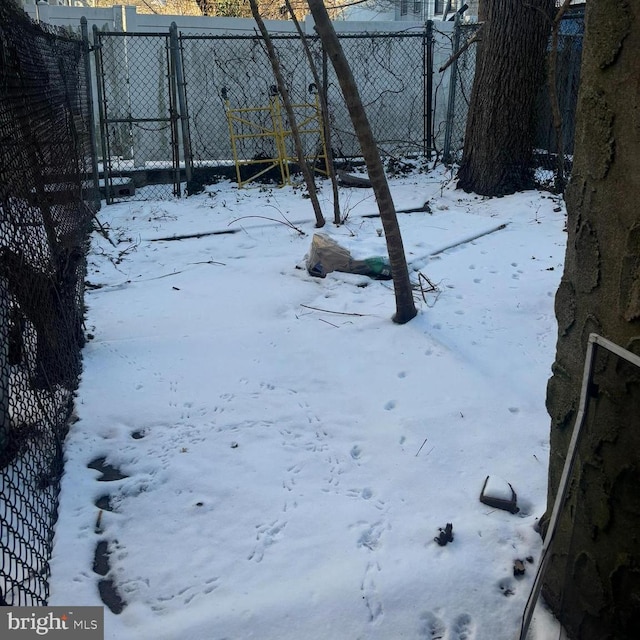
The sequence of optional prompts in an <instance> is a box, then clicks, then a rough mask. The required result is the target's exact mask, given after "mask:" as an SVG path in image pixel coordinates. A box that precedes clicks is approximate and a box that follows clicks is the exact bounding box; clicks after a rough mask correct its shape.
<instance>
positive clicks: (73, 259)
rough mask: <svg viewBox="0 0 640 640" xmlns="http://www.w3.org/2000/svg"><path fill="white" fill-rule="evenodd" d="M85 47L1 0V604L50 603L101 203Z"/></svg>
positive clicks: (78, 41)
mask: <svg viewBox="0 0 640 640" xmlns="http://www.w3.org/2000/svg"><path fill="white" fill-rule="evenodd" d="M85 55H86V49H85V47H83V46H82V43H81V41H80V40H76V39H74V38H71V37H66V36H65V35H64V34H62V33H54V32H52V31H44V30H43V29H42V28H40V27H39V26H38V25H35V24H34V23H32V22H31V21H30V20H29V19H28V18H27V17H26V15H25V14H24V12H23V11H22V10H21V9H18V8H17V7H16V6H15V5H14V4H13V3H12V2H3V3H2V4H0V333H1V334H2V335H1V336H0V494H1V500H0V525H1V527H0V528H1V533H0V602H1V604H7V605H28V606H33V605H42V604H45V603H46V600H47V597H48V584H47V579H48V575H49V556H50V552H51V544H52V539H53V526H54V523H55V520H56V513H57V504H58V493H59V482H60V476H61V473H62V463H63V459H62V442H63V439H64V436H65V433H66V431H67V425H68V420H69V417H70V415H71V411H72V403H73V391H74V389H75V388H76V386H77V383H78V376H79V374H80V369H81V357H80V349H81V346H82V343H83V331H82V319H83V310H84V309H83V287H84V285H83V277H84V268H85V254H86V247H87V244H88V238H89V233H90V230H91V219H92V215H93V212H94V211H95V210H96V208H97V206H98V205H99V200H98V197H99V196H98V194H97V192H96V190H95V189H94V185H95V182H93V181H92V180H90V179H89V175H90V174H91V169H92V165H93V158H92V156H91V152H90V149H91V145H90V141H89V127H90V122H91V115H90V110H89V108H88V103H87V87H86V80H87V76H86V73H85V71H86V68H85V58H84V56H85Z"/></svg>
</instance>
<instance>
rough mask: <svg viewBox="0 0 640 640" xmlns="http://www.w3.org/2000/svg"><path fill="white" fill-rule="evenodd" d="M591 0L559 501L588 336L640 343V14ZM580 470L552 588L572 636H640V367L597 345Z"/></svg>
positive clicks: (561, 355) (565, 331)
mask: <svg viewBox="0 0 640 640" xmlns="http://www.w3.org/2000/svg"><path fill="white" fill-rule="evenodd" d="M637 8H638V7H637V3H631V2H620V1H619V0H598V1H597V2H587V5H586V33H585V38H584V48H583V54H582V69H581V84H580V93H579V97H578V106H577V115H576V122H577V125H576V144H575V150H574V164H573V170H572V175H571V179H570V182H569V185H568V187H567V192H566V203H567V213H568V219H567V230H568V238H567V251H566V259H565V266H564V273H563V276H562V281H561V283H560V287H559V289H558V292H557V295H556V317H557V320H558V343H557V352H556V359H555V363H554V365H553V377H552V378H551V380H550V381H549V385H548V388H547V408H548V410H549V413H550V415H551V452H550V461H549V490H548V491H549V494H548V504H549V505H551V504H553V502H554V500H555V497H556V494H557V492H558V486H559V480H560V476H561V472H562V468H563V465H564V460H565V458H566V455H567V448H568V444H569V439H570V433H571V431H572V427H573V425H574V423H575V420H576V419H577V417H578V416H577V415H576V414H577V408H578V398H579V396H580V389H581V382H582V380H581V378H582V370H583V367H584V362H585V350H586V342H587V339H588V336H589V334H590V333H592V332H595V333H599V334H600V335H602V336H604V337H605V338H608V339H609V340H611V341H613V342H614V343H616V344H618V345H620V346H622V347H624V348H626V349H629V350H630V351H632V352H634V353H636V354H638V353H640V338H639V337H638V336H639V335H640V210H639V209H638V204H637V200H636V198H637V197H638V188H639V186H640V183H639V182H638V164H639V163H640V126H638V122H639V120H638V93H637V88H638V87H639V86H640V65H638V51H639V50H640V14H639V13H638V10H637ZM587 397H589V408H588V410H587V414H586V415H587V420H586V423H585V425H584V427H583V431H584V435H583V437H582V439H581V440H580V444H579V448H578V454H577V459H576V465H575V471H574V473H573V474H572V478H573V480H572V482H571V483H570V485H569V492H568V496H567V499H566V501H565V503H564V505H563V509H562V511H561V512H560V513H561V515H560V519H559V521H558V528H557V530H556V533H555V537H554V542H553V546H552V547H551V553H552V555H551V557H550V560H549V564H548V570H547V573H546V575H545V579H544V586H543V595H544V596H545V600H546V602H547V603H548V604H549V605H550V606H551V608H552V609H553V611H554V613H555V614H556V615H557V616H558V618H559V619H560V621H561V622H562V623H563V625H564V627H565V628H566V630H567V631H568V633H569V637H571V638H580V639H583V640H584V639H592V638H598V639H605V638H608V639H613V638H615V639H617V640H622V639H626V638H635V637H637V633H638V628H639V627H638V624H639V621H640V602H639V599H638V594H639V593H640V568H639V565H638V558H640V536H639V535H638V532H639V531H640V502H639V499H638V485H639V483H640V463H639V462H638V449H639V447H640V374H639V373H638V369H637V368H636V367H633V366H631V365H625V364H624V362H622V361H621V360H620V359H618V358H617V357H614V356H613V355H607V354H605V353H600V354H597V358H596V361H595V366H594V376H593V384H592V385H590V387H589V389H588V394H587Z"/></svg>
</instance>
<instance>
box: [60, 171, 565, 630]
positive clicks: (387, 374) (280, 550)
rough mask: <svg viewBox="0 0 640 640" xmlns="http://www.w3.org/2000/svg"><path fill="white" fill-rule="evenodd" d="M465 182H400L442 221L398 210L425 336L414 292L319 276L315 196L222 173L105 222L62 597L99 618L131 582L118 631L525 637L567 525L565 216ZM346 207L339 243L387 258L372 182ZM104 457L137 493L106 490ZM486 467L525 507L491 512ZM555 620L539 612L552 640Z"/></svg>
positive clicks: (93, 275)
mask: <svg viewBox="0 0 640 640" xmlns="http://www.w3.org/2000/svg"><path fill="white" fill-rule="evenodd" d="M450 178H451V176H450V174H447V173H446V172H445V171H443V170H442V169H438V170H434V171H431V172H429V173H416V174H411V175H409V176H404V177H400V178H393V179H392V180H391V189H392V193H393V195H394V199H395V203H396V207H397V208H399V209H402V208H412V207H417V206H420V205H422V204H423V203H425V201H428V202H429V205H430V207H431V210H432V213H431V214H429V213H426V212H418V213H410V214H399V220H400V225H401V229H402V232H403V239H404V244H405V251H406V254H407V260H408V262H409V265H410V269H411V274H412V280H413V281H415V282H416V283H417V282H418V280H420V281H422V283H423V285H425V291H424V292H421V291H419V290H416V303H417V306H418V308H419V314H418V316H417V317H416V318H415V319H413V320H412V321H411V322H409V323H408V324H406V325H403V326H399V325H396V324H394V323H393V322H392V321H391V316H392V315H393V312H394V310H395V302H394V295H393V290H392V287H391V284H390V282H388V281H387V282H385V281H375V280H372V279H370V278H368V277H365V276H359V275H353V274H346V273H337V272H333V273H330V274H329V275H328V276H327V277H326V278H325V279H318V278H314V277H311V276H310V275H309V274H308V273H307V271H306V269H305V268H304V266H305V262H304V257H305V254H306V253H307V251H308V250H309V247H310V245H311V239H312V236H313V234H314V233H315V232H316V231H317V230H316V229H314V224H313V214H312V210H311V205H310V202H309V200H308V199H306V198H304V197H303V196H302V190H300V189H293V188H290V187H286V188H282V189H278V188H275V187H274V188H271V187H251V188H247V189H243V190H238V189H237V188H236V186H235V185H234V184H232V183H228V182H223V183H219V184H216V185H212V186H210V187H208V188H207V192H206V193H203V194H200V195H197V196H193V197H190V198H188V199H183V200H179V201H155V202H131V203H126V204H118V205H114V206H110V207H104V208H103V209H102V211H101V212H100V219H101V220H102V222H103V224H104V225H105V226H106V227H108V229H109V236H110V239H111V241H112V242H113V243H114V244H115V245H116V246H115V247H114V246H112V244H110V243H109V242H108V241H107V240H106V239H105V238H103V237H102V236H100V235H98V234H95V235H94V238H93V246H92V253H91V256H90V265H89V274H88V281H89V282H90V286H91V288H90V289H89V290H88V292H87V305H88V315H87V331H88V332H89V333H90V334H92V336H93V339H92V340H90V342H89V343H88V344H87V346H86V348H85V350H84V373H83V376H82V382H81V385H80V389H79V392H78V397H77V415H78V418H79V420H78V422H76V423H75V424H74V425H72V427H71V430H70V433H69V436H68V438H67V442H66V471H65V475H64V478H63V486H62V494H61V506H60V518H59V521H58V523H57V529H56V537H55V549H54V557H53V561H52V571H53V575H52V580H51V598H50V604H52V605H95V604H101V603H102V601H101V599H100V596H99V590H98V583H99V582H100V581H101V580H107V581H111V582H112V584H113V585H114V586H115V589H116V591H117V593H118V594H119V596H120V597H121V598H122V600H123V601H124V602H125V603H126V606H125V607H124V609H123V610H122V612H121V613H119V614H114V613H111V612H110V611H109V610H108V609H107V610H106V612H105V624H106V638H108V639H113V640H147V639H148V640H186V639H193V640H221V639H223V638H227V639H233V640H244V639H245V638H259V639H260V640H303V639H304V640H316V639H317V640H356V639H359V638H361V639H367V640H369V639H372V640H373V639H380V640H387V639H389V640H395V639H397V638H406V639H419V638H443V639H444V638H446V639H447V640H507V639H512V638H515V637H517V635H518V632H519V628H520V621H521V617H522V612H523V609H524V606H525V602H526V599H527V596H528V594H529V590H530V588H531V583H532V581H533V576H534V573H535V569H536V566H537V563H538V560H539V553H540V549H541V540H540V537H539V536H538V534H537V533H536V532H535V530H534V526H535V524H536V521H537V519H538V518H539V517H540V516H541V515H542V513H543V512H544V511H545V508H546V482H547V462H548V453H549V444H548V431H549V418H548V416H547V413H546V410H545V404H544V400H545V387H546V382H547V379H548V377H549V375H550V367H551V363H552V361H553V356H554V349H555V340H556V323H555V319H554V313H553V300H554V294H555V290H556V288H557V285H558V282H559V278H560V275H561V271H562V261H563V257H564V245H565V234H564V232H563V226H564V221H565V211H564V205H563V203H562V201H561V200H559V199H558V198H556V197H554V196H551V195H549V194H546V193H542V192H526V193H521V194H517V195H514V196H511V197H505V198H499V199H484V198H480V197H476V196H473V195H469V194H465V193H463V192H460V191H457V190H456V189H455V187H454V184H453V182H452V181H451V180H450ZM330 194H331V189H330V188H329V185H328V183H324V184H323V186H322V190H321V198H322V202H323V207H324V210H325V214H326V216H327V219H328V223H327V225H326V226H325V228H324V229H322V231H321V232H322V233H326V234H328V235H330V236H331V237H333V238H334V239H336V240H337V241H338V242H339V243H340V244H342V245H343V246H345V247H347V248H348V249H349V250H350V251H351V252H352V254H353V255H354V257H370V256H374V255H380V254H384V253H385V244H384V238H383V237H380V235H379V233H380V229H381V223H380V220H379V219H377V218H372V217H364V216H367V214H372V213H376V211H377V210H376V205H375V201H374V199H373V196H372V193H371V191H370V190H369V189H347V188H343V189H342V194H341V198H342V207H343V211H344V212H348V220H347V223H346V224H345V225H344V226H340V227H335V226H334V225H333V224H331V222H330V220H331V218H332V205H331V201H330ZM285 218H286V219H288V220H289V221H291V222H292V223H293V226H295V227H296V228H297V229H298V230H299V231H302V232H303V233H299V232H298V231H296V230H295V229H294V228H292V226H289V225H287V224H284V223H283V221H284V219H285ZM503 224H506V226H505V227H504V228H502V229H500V230H496V231H493V232H492V233H489V234H487V235H482V236H481V237H479V238H477V239H476V240H473V241H470V242H467V243H464V244H460V245H459V246H456V247H454V248H451V249H448V250H444V251H441V250H442V249H446V247H448V246H450V245H454V244H456V243H457V242H459V241H461V240H466V239H469V238H471V237H473V236H476V235H478V234H482V233H484V232H486V231H490V230H494V229H496V228H497V227H498V226H500V225H503ZM229 230H236V232H235V233H224V234H209V235H204V236H202V237H197V238H196V237H194V238H190V239H183V240H179V241H158V240H157V239H158V238H166V237H171V236H174V235H193V234H198V233H202V232H214V231H229ZM433 254H435V255H433ZM301 267H302V268H301ZM419 273H421V274H423V276H425V277H426V278H428V280H429V281H430V282H432V283H434V284H436V285H437V289H438V291H437V292H433V291H432V292H428V291H426V289H427V288H428V283H427V280H426V279H425V277H420V276H419V275H418V274H419ZM99 458H106V461H105V464H106V465H111V466H112V467H114V468H115V469H117V470H119V471H120V472H121V475H124V476H126V477H123V478H121V479H117V480H111V481H104V480H101V477H102V473H101V472H100V471H98V470H96V469H93V468H89V467H88V465H89V464H90V463H92V462H93V461H95V460H96V459H99ZM93 466H100V465H93ZM103 466H104V465H103ZM487 476H490V478H491V480H490V482H491V484H492V485H493V486H501V483H502V486H507V485H506V484H504V483H510V484H511V485H512V487H513V489H514V490H515V491H516V493H517V496H518V506H519V509H520V510H519V512H518V513H516V514H512V513H509V512H508V511H504V510H500V509H496V508H492V507H490V506H487V505H486V504H483V503H481V502H480V500H479V497H480V493H481V491H482V488H483V485H484V482H485V479H486V478H487ZM106 496H108V497H109V498H107V497H106ZM100 498H102V500H99V499H100ZM97 501H98V505H99V506H100V507H103V508H102V509H100V508H99V506H96V502H97ZM447 523H452V525H453V537H454V540H453V542H450V543H448V544H446V545H445V546H440V545H439V544H437V542H436V541H435V538H436V537H437V536H438V535H439V533H440V531H439V530H440V528H444V527H445V525H446V524H447ZM101 541H104V542H105V543H106V545H104V544H103V547H104V546H107V548H108V566H106V564H105V559H104V557H103V555H104V554H100V553H98V554H97V556H98V558H97V559H98V561H99V562H98V566H97V567H96V568H97V569H98V570H99V571H101V573H105V571H107V570H108V573H107V574H106V576H101V575H99V573H96V572H95V571H94V560H96V546H97V545H98V543H99V542H101ZM516 560H521V561H522V562H523V563H524V566H525V568H526V571H525V574H524V576H521V577H516V576H514V562H515V561H516ZM100 564H102V565H105V566H103V567H100V566H99V565H100ZM552 624H553V623H552V621H550V620H548V619H547V615H546V614H545V615H543V613H542V612H541V613H539V614H538V615H536V618H535V619H534V629H533V633H532V634H531V637H534V636H535V637H536V638H540V639H542V638H545V637H549V636H548V635H547V632H548V626H547V625H552ZM545 629H546V631H545Z"/></svg>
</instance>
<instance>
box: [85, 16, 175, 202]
mask: <svg viewBox="0 0 640 640" xmlns="http://www.w3.org/2000/svg"><path fill="white" fill-rule="evenodd" d="M93 38H94V40H93V41H94V45H95V54H96V58H95V60H96V75H97V80H98V81H97V92H98V109H99V116H100V138H101V143H102V159H103V167H102V171H103V175H104V190H105V198H106V201H107V203H112V202H114V201H116V200H118V199H120V198H125V197H130V196H132V195H133V194H134V193H135V190H136V188H137V187H139V186H140V185H148V186H143V187H142V188H143V189H145V190H146V191H148V194H147V195H148V197H162V196H163V195H165V196H166V195H168V194H167V192H168V190H169V189H170V193H171V194H172V195H176V196H179V195H180V192H181V188H180V135H179V126H178V125H179V121H180V115H179V109H178V94H177V82H176V59H177V56H176V55H174V51H173V47H172V41H173V40H174V38H172V35H171V33H170V32H169V33H167V32H165V33H123V32H117V31H108V32H104V31H99V30H98V29H97V27H95V26H94V28H93Z"/></svg>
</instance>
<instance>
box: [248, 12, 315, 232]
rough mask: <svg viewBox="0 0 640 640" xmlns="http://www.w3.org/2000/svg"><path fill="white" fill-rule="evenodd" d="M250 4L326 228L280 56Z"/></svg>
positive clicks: (301, 168)
mask: <svg viewBox="0 0 640 640" xmlns="http://www.w3.org/2000/svg"><path fill="white" fill-rule="evenodd" d="M249 4H250V5H251V13H252V14H253V18H254V20H255V21H256V24H257V25H258V29H259V30H260V33H261V34H262V39H263V40H264V45H265V47H266V49H267V55H268V56H269V60H270V62H271V68H272V69H273V75H274V76H275V78H276V82H277V83H278V92H279V94H280V97H281V98H282V103H283V105H284V109H285V112H286V114H287V119H288V120H289V126H290V127H291V137H292V138H293V143H294V146H295V149H296V155H297V156H298V164H299V165H300V171H302V175H303V176H304V181H305V183H306V185H307V192H308V193H309V199H310V200H311V205H312V206H313V212H314V213H315V216H316V227H324V224H325V220H324V216H323V215H322V207H321V206H320V201H319V200H318V192H317V191H316V183H315V180H314V177H313V172H312V171H311V169H310V168H309V164H308V163H307V159H306V158H305V155H304V149H303V147H302V140H301V138H300V130H299V129H298V124H297V122H296V114H295V113H294V111H293V106H292V104H291V100H290V98H289V92H288V90H287V85H286V84H285V81H284V78H283V77H282V72H281V71H280V62H279V61H278V54H277V52H276V50H275V48H274V46H273V42H272V41H271V37H270V36H269V32H268V31H267V28H266V26H265V24H264V20H263V19H262V16H261V15H260V9H259V8H258V4H257V2H256V0H249Z"/></svg>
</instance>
